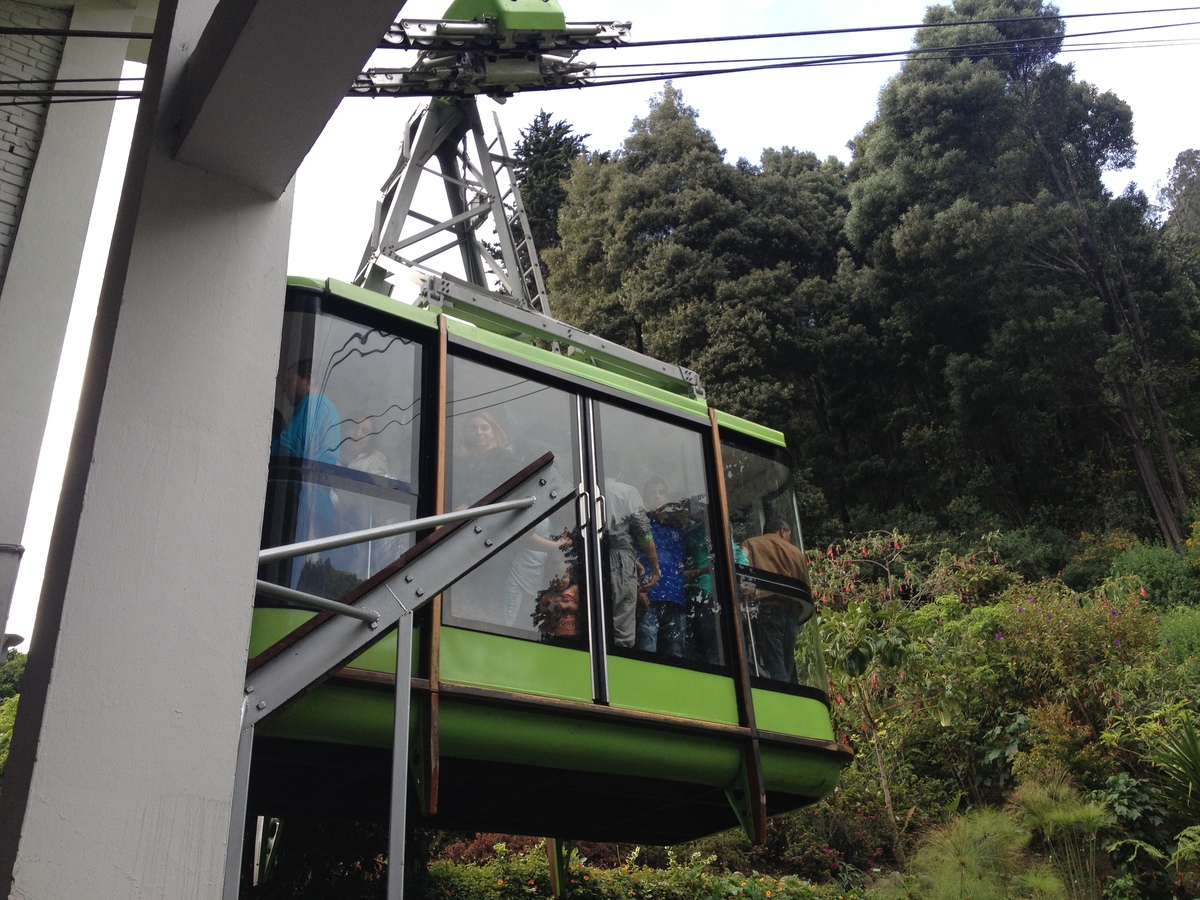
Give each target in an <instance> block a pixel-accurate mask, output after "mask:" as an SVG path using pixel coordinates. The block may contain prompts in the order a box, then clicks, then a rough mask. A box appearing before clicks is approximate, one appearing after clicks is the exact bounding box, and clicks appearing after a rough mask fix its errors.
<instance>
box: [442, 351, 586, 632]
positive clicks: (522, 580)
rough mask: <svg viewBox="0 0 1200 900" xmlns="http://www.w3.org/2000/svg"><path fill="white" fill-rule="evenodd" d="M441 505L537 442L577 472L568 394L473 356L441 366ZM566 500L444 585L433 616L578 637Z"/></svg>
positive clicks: (457, 500)
mask: <svg viewBox="0 0 1200 900" xmlns="http://www.w3.org/2000/svg"><path fill="white" fill-rule="evenodd" d="M447 376H448V382H449V383H448V397H447V404H446V409H447V413H446V429H447V438H446V440H447V447H448V449H449V453H448V457H449V458H448V459H447V463H446V492H447V497H446V507H447V509H463V508H465V507H468V506H471V505H472V504H474V503H475V502H477V501H478V500H480V499H481V498H482V497H484V496H486V495H487V494H488V493H489V492H491V491H492V490H493V489H495V488H496V487H498V486H499V485H501V484H502V483H503V482H504V481H505V480H507V479H508V478H510V477H511V476H513V475H515V474H516V473H517V472H518V471H520V470H521V469H522V468H523V467H525V466H526V465H528V464H529V463H530V462H532V461H533V460H535V459H537V458H538V457H539V456H541V455H542V454H544V453H546V452H547V451H549V452H551V453H553V454H554V460H555V464H556V465H557V466H558V467H559V468H560V469H561V470H562V471H563V472H566V473H570V477H571V478H572V479H573V481H574V482H575V483H578V480H579V471H580V467H579V453H578V440H577V435H578V424H577V423H578V409H577V406H578V401H577V399H576V398H575V396H574V395H572V394H570V393H567V392H566V391H562V390H559V389H557V388H553V387H550V386H549V385H546V384H542V383H539V382H537V381H534V380H532V379H530V378H528V377H526V376H525V375H518V374H513V373H511V372H506V371H502V370H500V369H496V368H492V367H490V366H485V365H482V364H480V363H477V362H474V361H473V360H469V359H464V358H462V357H454V356H452V357H451V358H450V359H449V361H448V366H447ZM577 535H578V521H577V513H576V507H575V505H574V504H569V505H568V506H566V507H564V508H562V509H560V510H559V511H558V512H556V513H555V514H554V515H552V516H551V517H550V518H548V519H546V520H543V521H542V522H540V523H539V524H538V525H537V526H536V527H535V528H534V530H533V531H531V532H530V533H528V534H526V535H525V536H524V537H522V538H519V539H518V540H517V541H515V542H514V543H513V544H511V545H509V546H508V547H506V548H505V549H504V550H502V551H500V552H499V553H497V554H496V555H495V556H493V557H492V558H491V559H489V560H488V561H487V562H485V563H484V564H483V565H481V566H479V567H478V568H476V569H475V570H473V571H472V572H470V573H468V574H467V575H466V576H465V577H464V578H462V579H461V580H459V581H458V582H457V583H456V584H455V585H454V587H453V588H451V589H450V590H449V591H448V592H446V594H445V599H444V603H443V621H444V622H445V624H447V625H458V626H462V627H466V628H472V629H476V630H481V631H489V632H493V633H496V634H506V635H510V636H513V637H521V638H526V639H528V640H553V641H555V642H556V643H563V644H567V645H570V646H578V645H582V643H583V642H584V640H585V639H586V602H584V603H581V602H580V599H581V596H582V597H584V599H586V594H585V593H584V592H583V591H582V588H581V586H580V582H581V580H582V578H581V574H580V570H579V569H580V567H579V559H578V557H579V552H578V551H579V542H578V541H577V540H576V536H577Z"/></svg>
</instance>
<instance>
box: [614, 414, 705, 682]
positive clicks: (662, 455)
mask: <svg viewBox="0 0 1200 900" xmlns="http://www.w3.org/2000/svg"><path fill="white" fill-rule="evenodd" d="M596 418H597V432H598V440H599V446H598V452H599V456H600V460H599V465H600V470H601V474H602V475H603V485H604V488H603V492H604V508H605V509H606V511H607V512H606V514H607V522H606V530H605V540H604V542H603V553H604V558H603V560H602V568H603V571H604V573H605V575H606V585H605V587H606V591H607V594H606V601H607V607H608V616H609V621H610V623H611V630H612V643H613V646H615V647H620V648H630V649H634V650H637V651H641V652H642V653H646V654H653V655H654V656H655V657H657V658H658V659H660V660H662V661H672V660H688V661H693V662H699V663H706V664H711V665H720V664H723V663H724V660H725V653H724V645H723V640H722V633H723V632H722V625H721V616H720V606H719V604H718V603H717V600H716V598H715V596H714V594H713V579H712V562H711V559H712V554H711V538H710V535H711V533H712V529H711V526H710V522H709V502H708V488H707V482H706V480H705V474H704V441H703V437H702V435H701V434H700V433H699V432H695V431H690V430H688V429H686V428H683V427H681V426H678V425H674V424H670V423H667V422H662V421H658V420H652V419H650V418H648V417H647V416H646V415H645V414H643V413H637V412H631V411H629V410H625V409H621V408H619V407H613V406H608V405H606V404H599V403H598V404H596Z"/></svg>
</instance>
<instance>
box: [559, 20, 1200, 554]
mask: <svg viewBox="0 0 1200 900" xmlns="http://www.w3.org/2000/svg"><path fill="white" fill-rule="evenodd" d="M1054 11H1055V10H1054V8H1053V7H1052V6H1049V5H1048V4H1045V3H1043V2H1042V0H960V2H958V3H957V4H956V5H955V6H954V7H953V8H952V7H949V6H945V7H943V6H937V7H933V8H931V9H930V11H929V13H928V16H927V22H928V23H930V24H933V23H939V22H944V21H951V20H955V21H957V20H961V19H964V18H967V19H976V20H981V21H980V22H979V23H978V24H963V25H958V26H954V27H948V28H924V29H921V30H920V31H918V33H917V38H916V48H914V53H913V54H912V55H911V57H910V59H909V60H908V62H907V63H906V64H905V66H904V67H903V70H902V71H901V73H900V74H899V75H898V76H896V77H895V78H894V79H892V81H890V82H889V83H888V85H887V86H886V87H885V89H884V90H883V92H882V93H881V96H880V102H879V111H878V114H877V116H876V117H875V119H874V120H873V121H871V122H870V123H868V124H867V125H866V127H865V128H864V129H863V131H862V133H861V134H860V135H858V137H857V138H856V139H855V141H854V144H853V150H854V157H853V160H852V162H851V164H850V165H849V166H848V167H846V166H843V165H842V164H841V163H839V162H838V161H837V160H834V159H830V160H826V161H824V162H821V161H819V160H817V159H816V158H815V157H813V156H812V154H806V153H803V152H799V151H796V150H793V149H790V148H785V149H783V150H780V151H776V150H766V151H764V153H763V155H762V158H761V161H760V163H759V164H758V165H751V164H750V163H748V162H747V161H745V160H740V161H738V162H737V163H736V164H731V163H729V162H726V161H725V160H724V159H723V157H722V155H721V152H720V150H719V149H718V147H717V145H716V143H715V141H714V140H713V138H712V136H711V135H710V134H709V133H708V132H706V131H705V130H704V129H702V128H700V127H699V125H698V124H697V122H696V114H695V111H694V110H692V109H691V108H689V107H688V106H687V105H686V104H685V103H684V101H683V97H682V95H681V93H680V92H679V91H678V90H677V89H676V88H674V87H673V86H671V85H668V86H667V87H666V88H665V89H664V91H663V92H662V94H660V95H658V96H657V97H655V98H654V99H653V100H652V101H651V107H650V111H649V113H648V114H647V115H646V116H645V117H643V118H639V119H637V120H635V122H634V125H633V128H632V130H631V132H630V134H629V137H628V138H627V139H626V141H625V143H624V145H623V146H622V147H621V148H620V149H619V150H617V151H615V152H611V153H609V152H605V153H593V154H591V155H585V156H583V157H581V158H580V159H579V160H577V161H576V163H575V165H574V168H573V170H572V172H571V176H570V178H569V179H568V180H567V181H566V183H565V190H566V197H565V202H564V203H563V205H562V206H561V207H558V209H557V213H558V222H559V232H560V234H561V236H562V244H561V246H560V247H559V248H558V249H556V250H554V251H552V252H550V253H547V254H546V255H545V259H546V261H547V263H548V265H549V268H550V281H549V283H550V287H551V290H552V292H553V295H554V302H555V309H556V311H557V312H558V314H559V315H561V317H563V318H565V319H567V320H568V321H571V322H573V323H574V324H578V325H580V326H582V327H585V328H588V329H590V330H593V331H597V332H599V333H601V334H603V335H605V336H607V337H611V338H613V339H616V340H618V341H621V342H623V343H626V344H628V345H630V346H634V347H637V348H638V349H642V350H645V351H646V352H648V353H651V354H654V355H657V356H659V357H662V358H665V359H669V360H671V361H673V362H679V363H681V364H684V365H687V366H689V367H691V368H694V369H696V370H698V371H699V372H700V374H701V376H702V377H703V378H704V380H705V383H706V386H707V387H708V389H709V393H710V396H711V397H712V398H713V399H714V401H715V402H716V403H717V404H718V405H720V406H722V407H724V408H726V409H729V410H731V411H733V412H736V413H739V414H742V415H746V416H748V417H751V418H755V419H758V420H762V421H766V422H768V423H770V424H772V425H775V426H777V427H779V428H781V429H783V430H784V431H785V432H786V433H787V434H788V436H789V439H790V443H791V445H792V447H793V449H794V450H795V451H796V453H797V455H798V456H799V457H800V459H801V460H802V462H803V468H804V470H805V472H806V475H807V478H806V484H808V485H810V489H808V490H806V491H805V496H806V498H807V500H808V509H807V510H806V511H807V513H808V517H809V521H810V522H812V523H813V524H812V526H811V527H810V529H809V531H810V534H811V535H813V536H815V537H818V538H820V539H823V540H834V539H836V537H837V535H839V534H841V533H844V532H845V531H846V530H847V529H850V530H859V531H860V530H865V529H871V528H891V527H897V526H900V527H904V528H909V529H915V530H920V531H934V530H938V531H945V532H947V533H950V534H956V535H958V534H965V535H967V536H968V537H969V539H970V540H972V541H973V542H975V543H978V542H979V540H980V539H981V538H982V537H983V536H984V535H986V534H987V533H989V532H992V531H995V530H1000V531H1001V532H1003V533H1004V534H1006V535H1007V540H1009V541H1012V542H1014V543H1016V544H1023V545H1024V546H1023V548H1022V549H1023V551H1024V552H1023V559H1022V560H1021V564H1022V571H1024V572H1038V573H1041V574H1045V575H1052V574H1056V573H1057V572H1058V571H1059V570H1060V569H1061V568H1062V566H1063V565H1064V564H1065V562H1066V560H1067V558H1068V556H1070V555H1071V552H1072V549H1073V548H1072V546H1071V545H1072V542H1074V541H1076V540H1077V538H1078V536H1079V535H1080V534H1081V533H1083V532H1091V533H1098V532H1099V533H1103V532H1114V531H1117V530H1123V531H1127V532H1130V533H1132V534H1134V535H1137V536H1140V537H1142V538H1149V537H1157V538H1159V539H1160V540H1162V541H1163V542H1164V543H1165V545H1166V546H1167V547H1169V548H1170V549H1172V550H1176V551H1178V550H1181V549H1182V545H1183V541H1184V538H1185V537H1186V534H1185V533H1184V527H1185V525H1186V522H1187V506H1188V502H1189V500H1188V496H1187V488H1186V485H1187V484H1189V483H1191V482H1193V481H1194V479H1195V475H1196V472H1197V461H1198V457H1197V440H1196V437H1197V432H1198V429H1200V420H1198V419H1197V417H1196V413H1197V412H1198V411H1200V410H1198V409H1197V406H1196V398H1195V382H1196V366H1195V362H1196V359H1197V356H1198V354H1200V343H1198V342H1197V325H1198V324H1200V297H1198V294H1197V288H1196V274H1197V272H1198V271H1200V267H1197V265H1196V260H1195V259H1194V258H1193V256H1194V254H1193V255H1192V256H1189V255H1188V253H1187V252H1185V251H1186V247H1183V246H1182V245H1181V244H1180V243H1179V241H1177V240H1172V239H1171V238H1170V234H1169V233H1166V232H1164V230H1163V229H1161V228H1160V227H1159V226H1158V225H1157V224H1156V222H1155V219H1154V215H1153V210H1152V209H1151V207H1150V205H1149V203H1148V201H1147V200H1146V197H1145V195H1144V194H1142V193H1141V192H1139V191H1137V190H1136V189H1131V190H1129V191H1127V192H1126V193H1125V194H1123V195H1122V196H1119V197H1118V196H1113V195H1112V194H1111V193H1109V192H1108V191H1107V190H1106V189H1105V187H1104V185H1103V182H1102V180H1101V176H1102V175H1103V174H1104V173H1105V172H1106V171H1113V170H1120V169H1121V168H1123V167H1127V166H1128V165H1130V164H1131V161H1132V159H1133V154H1134V141H1133V136H1132V116H1131V112H1130V109H1129V107H1128V106H1127V105H1126V104H1125V103H1123V102H1122V101H1121V100H1120V99H1119V98H1117V97H1115V96H1114V95H1112V94H1111V93H1105V92H1103V91H1101V90H1099V89H1097V88H1095V87H1093V86H1092V85H1090V84H1087V83H1084V82H1080V81H1077V80H1076V79H1075V78H1074V75H1073V72H1072V70H1071V68H1070V67H1069V66H1067V65H1064V64H1062V63H1059V62H1057V61H1056V59H1055V54H1056V52H1057V50H1058V46H1059V43H1060V40H1061V35H1062V31H1063V24H1062V21H1061V20H1059V19H1055V18H1052V17H1051V16H1052V14H1053V12H1054ZM1006 19H1007V21H1004V20H1006ZM982 20H988V21H987V22H986V23H985V22H984V21H982ZM955 44H972V45H980V49H979V51H978V52H977V53H963V52H957V53H938V52H934V51H936V50H937V49H938V48H939V47H942V46H947V45H955ZM997 48H1003V49H1002V50H998V49H997ZM1180 160H1181V161H1180V163H1179V164H1178V165H1177V166H1176V169H1175V170H1174V172H1173V175H1172V178H1171V180H1170V183H1169V187H1168V189H1167V191H1168V196H1169V200H1170V202H1172V203H1173V204H1174V208H1175V210H1176V212H1175V213H1174V214H1173V221H1175V222H1176V223H1177V227H1176V228H1175V229H1174V230H1175V231H1176V232H1177V231H1178V230H1179V227H1178V225H1179V223H1182V222H1183V221H1184V217H1185V215H1186V210H1187V209H1188V203H1190V202H1191V192H1193V191H1194V188H1193V187H1192V182H1193V181H1194V172H1193V171H1192V169H1193V168H1194V166H1193V165H1191V162H1194V161H1193V160H1191V157H1189V156H1187V155H1186V154H1181V158H1180ZM813 485H815V486H816V487H811V486H813Z"/></svg>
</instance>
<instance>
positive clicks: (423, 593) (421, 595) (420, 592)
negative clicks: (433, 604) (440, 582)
mask: <svg viewBox="0 0 1200 900" xmlns="http://www.w3.org/2000/svg"><path fill="white" fill-rule="evenodd" d="M414 593H416V595H417V596H418V597H424V596H425V591H424V590H422V589H421V588H417V589H416V591H415V592H414Z"/></svg>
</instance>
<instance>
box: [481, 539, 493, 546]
mask: <svg viewBox="0 0 1200 900" xmlns="http://www.w3.org/2000/svg"><path fill="white" fill-rule="evenodd" d="M483 546H485V547H490V546H492V539H491V538H486V539H485V540H484V542H483Z"/></svg>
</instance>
